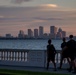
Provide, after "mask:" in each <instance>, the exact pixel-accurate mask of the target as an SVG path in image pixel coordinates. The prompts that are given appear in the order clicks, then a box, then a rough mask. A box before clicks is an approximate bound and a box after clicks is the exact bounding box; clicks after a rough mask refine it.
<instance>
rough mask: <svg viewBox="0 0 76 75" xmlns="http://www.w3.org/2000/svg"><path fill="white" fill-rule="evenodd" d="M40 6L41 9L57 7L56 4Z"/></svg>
mask: <svg viewBox="0 0 76 75" xmlns="http://www.w3.org/2000/svg"><path fill="white" fill-rule="evenodd" d="M41 6H42V7H49V8H57V7H58V5H56V4H42V5H41Z"/></svg>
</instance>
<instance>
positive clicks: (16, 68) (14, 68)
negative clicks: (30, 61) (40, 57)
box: [0, 65, 76, 75]
mask: <svg viewBox="0 0 76 75" xmlns="http://www.w3.org/2000/svg"><path fill="white" fill-rule="evenodd" d="M0 69H10V70H25V71H33V72H51V73H61V74H68V75H76V74H72V72H68V71H67V70H63V69H62V70H57V71H53V69H49V70H46V69H45V68H38V67H23V66H7V65H6V66H3V65H0Z"/></svg>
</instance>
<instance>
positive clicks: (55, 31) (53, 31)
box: [50, 26, 57, 34]
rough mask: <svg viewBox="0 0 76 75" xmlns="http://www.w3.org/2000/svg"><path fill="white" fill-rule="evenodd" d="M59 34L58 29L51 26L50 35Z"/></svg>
mask: <svg viewBox="0 0 76 75" xmlns="http://www.w3.org/2000/svg"><path fill="white" fill-rule="evenodd" d="M56 33H57V27H55V26H50V34H56Z"/></svg>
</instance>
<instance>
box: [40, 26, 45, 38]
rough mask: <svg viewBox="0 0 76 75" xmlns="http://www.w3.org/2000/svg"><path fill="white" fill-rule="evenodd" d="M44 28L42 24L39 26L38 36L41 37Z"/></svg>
mask: <svg viewBox="0 0 76 75" xmlns="http://www.w3.org/2000/svg"><path fill="white" fill-rule="evenodd" d="M43 34H44V30H43V27H42V26H39V37H40V38H43Z"/></svg>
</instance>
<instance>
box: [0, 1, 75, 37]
mask: <svg viewBox="0 0 76 75" xmlns="http://www.w3.org/2000/svg"><path fill="white" fill-rule="evenodd" d="M52 25H55V26H56V27H61V28H62V29H63V30H64V31H66V32H67V36H68V35H70V34H73V35H76V1H75V0H63V1H62V0H0V35H5V34H6V33H11V34H12V35H14V36H16V35H17V33H18V31H19V30H24V31H25V33H27V29H30V28H31V29H34V28H38V27H39V26H43V27H44V28H45V32H47V33H48V32H49V27H50V26H52Z"/></svg>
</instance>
